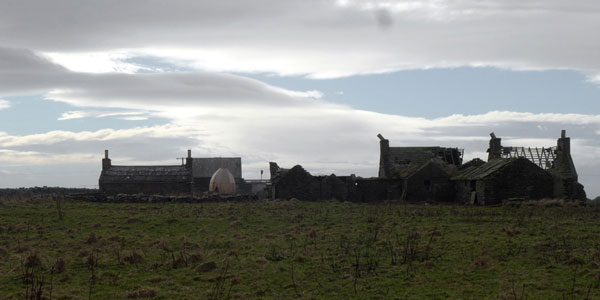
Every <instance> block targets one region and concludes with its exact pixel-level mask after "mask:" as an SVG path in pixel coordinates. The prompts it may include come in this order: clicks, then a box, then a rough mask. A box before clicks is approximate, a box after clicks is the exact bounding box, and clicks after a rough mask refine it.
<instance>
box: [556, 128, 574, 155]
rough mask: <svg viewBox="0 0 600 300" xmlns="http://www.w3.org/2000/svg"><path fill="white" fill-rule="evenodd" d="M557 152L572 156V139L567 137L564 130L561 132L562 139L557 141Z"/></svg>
mask: <svg viewBox="0 0 600 300" xmlns="http://www.w3.org/2000/svg"><path fill="white" fill-rule="evenodd" d="M556 152H557V153H564V154H569V155H570V154H571V138H568V137H567V131H566V130H564V129H563V130H561V131H560V138H559V139H558V141H556Z"/></svg>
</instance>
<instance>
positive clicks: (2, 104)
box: [0, 99, 10, 110]
mask: <svg viewBox="0 0 600 300" xmlns="http://www.w3.org/2000/svg"><path fill="white" fill-rule="evenodd" d="M9 107H10V102H8V101H6V100H2V99H0V110H3V109H7V108H9Z"/></svg>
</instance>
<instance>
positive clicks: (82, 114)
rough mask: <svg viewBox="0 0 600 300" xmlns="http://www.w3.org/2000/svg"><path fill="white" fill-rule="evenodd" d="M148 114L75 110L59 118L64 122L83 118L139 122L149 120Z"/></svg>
mask: <svg viewBox="0 0 600 300" xmlns="http://www.w3.org/2000/svg"><path fill="white" fill-rule="evenodd" d="M146 114H148V112H144V111H96V110H87V111H83V110H74V111H66V112H64V113H62V115H61V116H60V117H59V118H58V120H60V121H64V120H72V119H82V118H106V117H116V118H118V119H122V120H130V121H139V120H147V119H148V117H147V116H145V115H146Z"/></svg>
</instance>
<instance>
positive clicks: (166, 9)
mask: <svg viewBox="0 0 600 300" xmlns="http://www.w3.org/2000/svg"><path fill="white" fill-rule="evenodd" d="M39 12H43V13H39ZM599 15H600V4H599V3H598V2H597V1H594V0H584V1H576V2H565V1H561V0H549V1H512V0H511V1H505V0H490V1H483V2H482V1H478V0H460V1H438V0H426V1H405V0H402V1H400V0H396V1H395V0H385V1H377V0H373V1H356V0H348V1H333V0H331V1H318V2H311V1H302V0H290V1H268V0H257V1H248V2H246V1H242V2H240V1H232V0H225V1H189V0H173V1H170V2H169V5H168V6H165V5H163V3H161V2H160V1H155V0H152V1H141V0H137V1H135V0H134V1H126V2H123V1H115V0H109V1H99V2H94V3H87V2H86V4H85V5H81V4H80V1H78V0H60V1H57V2H56V1H53V2H52V3H50V2H48V1H33V2H32V1H18V2H13V3H11V5H10V7H8V8H7V7H5V8H4V9H2V10H0V20H1V21H0V25H1V26H0V45H12V46H13V47H17V48H28V49H35V50H36V51H40V52H45V53H48V55H49V56H50V57H52V58H53V59H54V60H55V61H57V62H59V63H60V64H62V65H65V66H67V67H68V68H70V69H71V70H76V71H90V72H115V71H116V72H126V73H131V72H135V71H136V70H138V68H139V66H137V65H135V64H133V63H127V62H126V60H127V59H128V58H131V57H139V56H148V55H150V56H155V57H161V58H164V59H166V60H170V61H172V62H174V63H179V64H180V65H182V66H185V68H187V69H189V68H190V67H195V68H197V69H199V70H204V71H217V72H222V71H225V72H236V71H239V72H272V73H277V74H288V75H289V74H295V75H307V76H310V77H315V78H325V77H339V76H350V75H354V74H365V73H380V72H390V71H394V70H404V69H427V68H433V67H458V66H495V67H500V68H508V69H514V70H524V69H528V70H530V69H535V70H542V69H543V70H546V69H572V70H579V71H581V72H585V73H586V74H589V75H590V76H598V75H597V74H599V73H600V72H599V70H600V59H599V55H600V54H598V51H597V49H598V48H600V40H599V39H594V38H592V37H595V36H596V28H598V27H600V17H599ZM74 24H76V25H74ZM381 29H385V30H381ZM57 32H59V33H60V34H57ZM82 62H85V64H83V63H82Z"/></svg>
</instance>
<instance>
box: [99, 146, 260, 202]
mask: <svg viewBox="0 0 600 300" xmlns="http://www.w3.org/2000/svg"><path fill="white" fill-rule="evenodd" d="M221 169H222V170H224V171H221V172H220V173H225V172H227V174H228V175H229V176H231V178H229V176H228V178H227V179H228V180H230V181H233V183H234V184H233V187H234V188H233V192H236V191H237V192H242V193H243V192H245V191H246V190H247V189H251V186H249V185H248V184H246V182H245V181H244V179H243V178H242V159H241V158H240V157H210V158H193V157H192V151H191V150H188V153H187V157H186V158H185V163H183V162H182V164H181V165H167V166H160V165H154V166H126V165H113V164H112V161H111V159H110V158H109V157H108V150H105V151H104V159H102V172H101V173H100V179H99V187H100V191H102V192H104V193H105V194H109V195H114V194H138V193H142V194H150V195H151V194H160V195H173V194H190V193H202V192H207V191H209V187H210V184H211V178H212V177H214V175H217V174H216V173H219V172H218V170H221ZM218 178H219V181H218V182H221V181H222V180H221V179H222V176H221V175H219V176H218ZM235 187H237V190H236V188H235ZM231 191H232V190H231V189H227V192H231Z"/></svg>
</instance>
